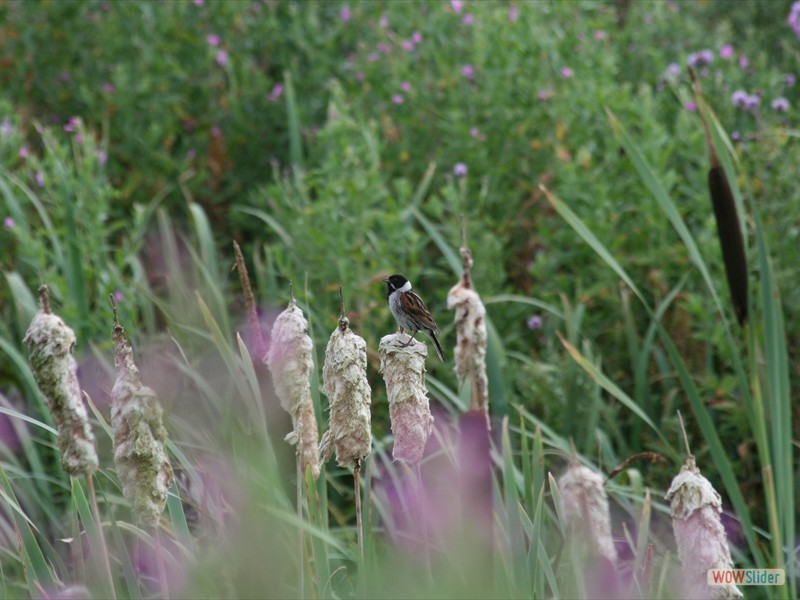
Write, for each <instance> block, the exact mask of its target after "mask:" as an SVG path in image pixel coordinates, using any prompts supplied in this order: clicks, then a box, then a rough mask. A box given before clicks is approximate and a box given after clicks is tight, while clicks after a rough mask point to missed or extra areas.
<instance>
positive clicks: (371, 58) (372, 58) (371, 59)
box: [367, 52, 378, 62]
mask: <svg viewBox="0 0 800 600" xmlns="http://www.w3.org/2000/svg"><path fill="white" fill-rule="evenodd" d="M367 60H368V61H369V62H375V61H376V60H378V53H377V52H370V53H369V54H367Z"/></svg>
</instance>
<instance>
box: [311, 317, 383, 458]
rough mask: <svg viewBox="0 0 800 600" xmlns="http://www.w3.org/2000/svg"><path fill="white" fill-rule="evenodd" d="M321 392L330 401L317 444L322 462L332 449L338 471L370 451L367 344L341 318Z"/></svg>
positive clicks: (327, 356) (329, 350)
mask: <svg viewBox="0 0 800 600" xmlns="http://www.w3.org/2000/svg"><path fill="white" fill-rule="evenodd" d="M322 391H323V392H325V394H326V395H327V396H328V398H329V399H330V429H328V431H326V432H325V434H324V435H323V436H322V441H321V442H320V455H321V456H322V462H327V461H328V459H329V458H330V457H331V454H332V452H333V449H334V448H335V449H336V462H337V464H338V465H339V466H340V467H345V466H350V465H356V464H359V463H360V462H361V461H363V460H364V458H366V457H367V455H368V454H369V453H370V449H371V448H372V432H371V430H370V403H371V402H370V389H369V383H368V382H367V342H365V341H364V339H363V338H362V337H360V336H358V335H356V334H355V333H353V331H352V330H351V329H350V328H349V327H348V321H347V318H346V317H344V316H343V317H342V318H341V319H340V321H339V327H337V328H336V329H335V330H334V332H333V333H332V334H331V338H330V340H329V341H328V347H327V348H326V349H325V365H324V366H323V368H322Z"/></svg>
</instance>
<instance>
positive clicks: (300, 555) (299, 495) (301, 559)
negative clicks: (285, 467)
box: [295, 446, 306, 598]
mask: <svg viewBox="0 0 800 600" xmlns="http://www.w3.org/2000/svg"><path fill="white" fill-rule="evenodd" d="M295 468H296V469H297V489H296V490H295V492H296V493H295V502H296V504H297V518H298V519H299V521H300V522H302V521H303V479H304V478H303V459H302V458H301V456H300V447H299V446H298V447H297V460H296V461H295ZM303 545H304V544H303V530H302V529H301V528H300V527H298V528H297V561H298V562H297V564H298V566H299V571H298V575H299V579H298V582H297V584H298V590H299V596H298V598H305V597H306V593H305V587H306V580H305V575H306V565H305V549H304V547H303Z"/></svg>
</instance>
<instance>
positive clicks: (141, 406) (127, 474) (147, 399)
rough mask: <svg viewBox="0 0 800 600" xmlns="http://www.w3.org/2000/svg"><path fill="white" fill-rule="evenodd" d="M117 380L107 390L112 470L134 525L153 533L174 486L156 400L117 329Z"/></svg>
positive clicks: (120, 328) (164, 434) (160, 412)
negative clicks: (109, 396)
mask: <svg viewBox="0 0 800 600" xmlns="http://www.w3.org/2000/svg"><path fill="white" fill-rule="evenodd" d="M113 338H114V344H115V346H116V356H115V361H114V362H115V364H116V367H117V379H116V381H115V382H114V387H113V388H112V390H111V429H112V431H113V433H114V465H115V467H116V470H117V476H118V477H119V481H120V484H121V485H122V494H123V496H125V499H126V500H127V501H128V502H129V503H130V505H131V508H132V510H133V517H134V521H135V522H136V523H137V524H138V525H140V526H146V527H155V526H157V525H158V521H159V519H160V518H161V514H162V513H163V512H164V507H165V506H166V504H167V491H168V490H169V487H170V486H171V485H172V482H173V473H172V466H171V465H170V462H169V458H168V457H167V453H166V450H165V449H164V444H165V442H166V440H167V431H166V429H165V428H164V424H163V422H162V414H163V411H162V409H161V404H160V403H159V401H158V398H157V397H156V394H155V392H154V391H153V390H151V389H150V388H149V387H147V386H145V385H142V382H141V379H140V376H139V369H138V368H137V367H136V363H135V362H134V361H133V351H132V350H131V346H130V344H129V343H128V340H127V339H126V338H125V332H124V330H123V329H122V327H120V326H119V324H116V325H115V326H114V333H113Z"/></svg>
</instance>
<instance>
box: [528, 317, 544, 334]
mask: <svg viewBox="0 0 800 600" xmlns="http://www.w3.org/2000/svg"><path fill="white" fill-rule="evenodd" d="M526 324H527V325H528V329H530V330H531V331H536V330H537V329H541V328H542V317H540V316H539V315H533V316H531V318H530V319H528V320H527V321H526Z"/></svg>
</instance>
